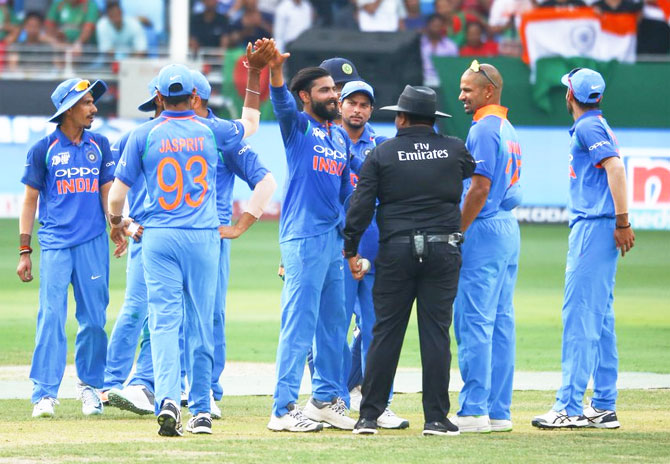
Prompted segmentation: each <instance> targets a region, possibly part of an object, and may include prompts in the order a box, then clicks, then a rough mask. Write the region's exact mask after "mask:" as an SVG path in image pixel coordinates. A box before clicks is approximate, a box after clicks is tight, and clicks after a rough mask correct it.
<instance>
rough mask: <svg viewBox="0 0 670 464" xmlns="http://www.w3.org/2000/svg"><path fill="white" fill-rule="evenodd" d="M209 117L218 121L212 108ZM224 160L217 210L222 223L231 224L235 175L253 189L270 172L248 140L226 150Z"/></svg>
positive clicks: (218, 182)
mask: <svg viewBox="0 0 670 464" xmlns="http://www.w3.org/2000/svg"><path fill="white" fill-rule="evenodd" d="M207 113H208V114H207V119H208V120H210V121H218V120H220V118H218V117H217V116H216V115H215V114H214V113H213V112H212V110H211V109H210V108H207ZM222 155H223V161H219V164H218V166H217V169H216V211H217V213H218V215H219V223H220V224H221V225H224V226H225V225H228V224H230V220H231V217H232V216H233V187H234V186H235V176H237V177H239V178H240V179H242V180H243V181H245V182H246V183H247V185H248V186H249V188H250V189H251V190H253V189H254V188H256V184H257V183H259V182H260V181H261V180H263V178H264V177H265V175H266V174H267V173H268V172H270V171H268V170H267V169H266V168H265V166H263V164H262V163H261V162H260V160H259V159H258V154H256V152H255V151H253V150H252V149H251V145H249V144H248V143H246V142H241V143H238V144H237V145H236V146H235V147H233V148H231V149H228V150H225V151H224V152H223V153H222Z"/></svg>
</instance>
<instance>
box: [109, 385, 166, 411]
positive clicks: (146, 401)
mask: <svg viewBox="0 0 670 464" xmlns="http://www.w3.org/2000/svg"><path fill="white" fill-rule="evenodd" d="M107 399H108V400H109V405H110V406H114V407H116V408H119V409H122V410H124V411H130V412H134V413H135V414H140V415H145V414H153V413H154V411H155V406H154V401H155V400H154V395H153V393H151V392H150V391H149V389H148V388H147V387H145V386H144V385H128V386H127V387H125V388H123V389H118V388H111V389H110V390H109V392H108V393H107Z"/></svg>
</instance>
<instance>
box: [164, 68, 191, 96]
mask: <svg viewBox="0 0 670 464" xmlns="http://www.w3.org/2000/svg"><path fill="white" fill-rule="evenodd" d="M175 84H179V86H178V88H173V89H172V90H170V87H172V86H174V85H175ZM156 87H157V88H158V91H159V92H160V93H161V95H163V96H164V97H178V96H180V95H190V94H192V93H193V76H191V70H190V69H188V68H187V67H186V66H184V65H183V64H169V65H167V66H164V67H163V69H161V70H160V72H159V73H158V83H157V85H156Z"/></svg>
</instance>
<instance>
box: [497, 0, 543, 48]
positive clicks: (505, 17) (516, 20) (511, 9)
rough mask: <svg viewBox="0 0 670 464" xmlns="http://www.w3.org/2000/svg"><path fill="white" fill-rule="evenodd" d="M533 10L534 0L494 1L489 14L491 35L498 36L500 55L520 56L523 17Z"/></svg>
mask: <svg viewBox="0 0 670 464" xmlns="http://www.w3.org/2000/svg"><path fill="white" fill-rule="evenodd" d="M531 9H533V2H532V0H493V4H492V5H491V11H490V12H489V29H488V31H489V33H490V34H491V35H492V36H498V53H499V54H501V55H508V56H520V55H521V51H522V47H521V40H520V38H519V28H520V27H521V15H522V14H523V13H525V12H526V11H528V10H531Z"/></svg>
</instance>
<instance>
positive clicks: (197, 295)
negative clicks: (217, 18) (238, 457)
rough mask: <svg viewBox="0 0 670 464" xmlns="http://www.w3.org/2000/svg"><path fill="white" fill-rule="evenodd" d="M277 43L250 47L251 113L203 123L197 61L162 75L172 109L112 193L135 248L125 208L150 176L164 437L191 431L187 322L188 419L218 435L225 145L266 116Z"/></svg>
mask: <svg viewBox="0 0 670 464" xmlns="http://www.w3.org/2000/svg"><path fill="white" fill-rule="evenodd" d="M274 50H275V47H274V41H272V40H268V39H264V40H263V41H262V43H261V44H260V45H259V46H257V47H256V49H255V50H254V51H252V46H251V44H249V45H248V46H247V60H248V65H249V72H248V77H247V95H246V98H245V107H244V108H243V111H242V119H241V120H237V121H234V122H230V121H224V120H221V121H218V122H217V124H216V125H214V124H208V123H206V122H203V120H201V118H198V117H197V116H196V115H195V114H194V113H193V111H192V110H191V109H190V108H191V100H192V98H193V90H194V84H193V78H192V75H191V72H190V70H189V69H188V68H186V67H184V66H181V65H169V66H166V67H165V68H163V69H162V70H161V72H160V73H159V76H158V85H157V87H158V94H159V95H160V98H161V100H162V101H163V105H164V107H165V111H163V113H162V114H161V116H160V117H159V118H157V119H155V120H153V121H150V122H148V123H146V124H144V125H142V126H140V127H139V128H138V129H136V130H135V131H133V133H132V134H131V136H130V139H129V140H128V144H127V145H126V149H125V150H124V153H123V155H122V158H121V161H120V162H119V169H118V170H117V172H116V179H115V181H114V185H113V187H112V189H111V193H110V199H109V203H110V215H111V219H110V222H111V223H112V225H113V227H114V230H113V231H112V238H113V240H114V242H115V243H116V245H117V251H118V250H122V249H123V248H125V246H127V242H126V241H125V240H124V238H123V227H120V224H122V217H121V210H122V207H123V202H124V200H125V196H126V193H127V191H128V189H129V188H130V187H131V186H132V184H134V182H135V181H136V179H137V178H138V177H139V176H140V175H143V176H144V177H145V180H146V182H147V199H146V200H145V208H146V212H147V215H146V220H145V224H144V227H145V230H144V234H143V242H144V243H143V250H142V253H143V260H144V269H145V278H146V283H147V294H148V301H149V311H148V312H149V331H150V334H151V343H152V350H151V351H152V361H153V366H154V383H155V389H156V391H155V399H156V412H157V413H158V424H159V431H158V433H159V435H163V436H179V435H181V434H182V427H181V414H180V409H179V403H178V401H179V399H180V394H179V392H180V379H179V373H180V369H179V364H180V363H179V362H178V361H177V360H179V356H180V354H179V329H180V327H181V325H182V323H183V325H184V338H185V358H186V366H187V369H186V370H187V375H188V378H189V380H190V384H191V385H190V387H191V388H190V392H189V409H190V411H191V413H192V415H193V417H192V418H191V419H190V420H189V423H188V424H187V427H186V429H187V431H190V432H192V433H211V417H210V386H211V378H212V365H213V351H214V341H213V334H214V332H213V321H214V299H215V295H214V293H213V292H212V291H211V289H212V288H215V287H216V283H217V277H218V272H217V266H218V264H219V254H220V238H219V234H218V230H217V229H218V225H219V224H218V216H217V213H216V196H215V192H216V185H215V182H216V168H217V164H218V159H219V152H220V151H221V150H225V149H227V148H230V147H232V146H235V145H236V144H237V143H239V141H240V140H241V139H242V138H243V137H245V136H249V135H252V134H253V133H254V132H255V131H256V129H257V128H258V122H259V111H258V107H259V104H260V101H259V94H260V92H259V80H260V71H261V69H262V68H263V67H264V66H265V65H266V64H267V62H268V61H269V59H270V58H271V57H272V56H273V54H274Z"/></svg>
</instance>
